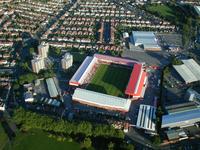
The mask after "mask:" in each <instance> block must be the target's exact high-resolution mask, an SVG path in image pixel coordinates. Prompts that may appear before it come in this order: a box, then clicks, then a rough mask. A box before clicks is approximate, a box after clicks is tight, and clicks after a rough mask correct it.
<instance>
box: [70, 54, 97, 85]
mask: <svg viewBox="0 0 200 150" xmlns="http://www.w3.org/2000/svg"><path fill="white" fill-rule="evenodd" d="M92 60H93V57H91V56H87V57H86V59H85V60H84V61H83V63H82V64H81V66H80V67H79V68H78V70H77V71H76V73H75V74H74V75H73V77H72V78H71V80H70V84H77V85H78V84H79V80H80V79H81V77H82V75H83V74H84V72H85V71H86V69H87V68H88V65H89V64H90V63H91V62H92Z"/></svg>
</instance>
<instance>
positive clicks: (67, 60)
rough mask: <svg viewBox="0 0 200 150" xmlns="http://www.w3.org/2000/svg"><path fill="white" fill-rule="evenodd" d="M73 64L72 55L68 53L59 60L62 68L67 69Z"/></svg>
mask: <svg viewBox="0 0 200 150" xmlns="http://www.w3.org/2000/svg"><path fill="white" fill-rule="evenodd" d="M72 64H73V56H72V55H71V54H70V53H65V55H64V56H63V58H62V60H61V65H62V69H64V70H65V69H68V68H70V67H71V66H72Z"/></svg>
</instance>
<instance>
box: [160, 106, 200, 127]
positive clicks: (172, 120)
mask: <svg viewBox="0 0 200 150" xmlns="http://www.w3.org/2000/svg"><path fill="white" fill-rule="evenodd" d="M199 121H200V108H197V109H192V110H189V111H183V112H177V113H173V114H168V115H163V116H162V125H161V127H162V128H168V127H169V128H173V127H181V126H187V125H192V124H194V123H196V122H199Z"/></svg>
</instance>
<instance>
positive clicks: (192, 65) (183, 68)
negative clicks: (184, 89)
mask: <svg viewBox="0 0 200 150" xmlns="http://www.w3.org/2000/svg"><path fill="white" fill-rule="evenodd" d="M182 62H183V64H182V65H173V67H174V69H175V70H176V71H177V72H178V73H179V74H180V76H181V77H182V78H183V80H184V81H185V82H186V83H191V82H195V81H199V80H200V66H199V65H198V64H197V63H196V62H195V61H194V60H193V59H187V60H182Z"/></svg>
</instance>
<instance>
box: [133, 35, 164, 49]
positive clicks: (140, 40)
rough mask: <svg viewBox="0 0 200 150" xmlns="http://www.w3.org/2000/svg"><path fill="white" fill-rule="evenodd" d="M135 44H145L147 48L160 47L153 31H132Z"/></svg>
mask: <svg viewBox="0 0 200 150" xmlns="http://www.w3.org/2000/svg"><path fill="white" fill-rule="evenodd" d="M132 35H133V40H134V44H135V46H138V45H143V46H144V48H145V49H148V48H149V49H151V48H160V46H159V45H158V43H157V39H156V37H155V34H154V33H153V32H145V31H132Z"/></svg>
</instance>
